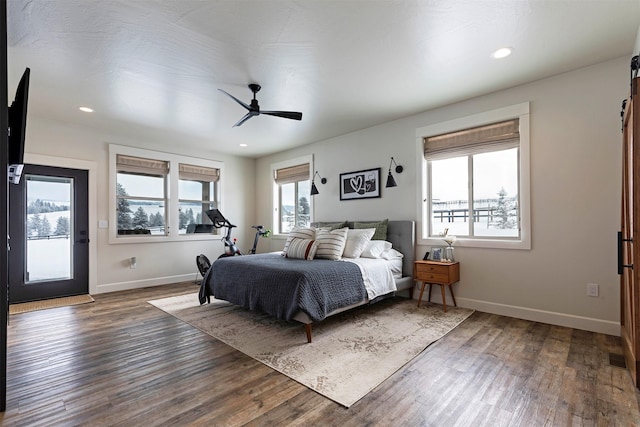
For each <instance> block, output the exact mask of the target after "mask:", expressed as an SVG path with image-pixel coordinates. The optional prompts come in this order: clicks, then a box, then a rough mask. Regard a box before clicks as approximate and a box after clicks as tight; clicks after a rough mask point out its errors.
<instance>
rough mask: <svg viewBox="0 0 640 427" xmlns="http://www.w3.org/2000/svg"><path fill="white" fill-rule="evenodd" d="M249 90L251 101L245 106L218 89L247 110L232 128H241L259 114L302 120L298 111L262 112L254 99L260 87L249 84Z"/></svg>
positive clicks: (255, 84)
mask: <svg viewBox="0 0 640 427" xmlns="http://www.w3.org/2000/svg"><path fill="white" fill-rule="evenodd" d="M249 89H250V90H251V92H253V99H252V100H251V102H250V104H246V103H245V102H243V101H241V100H239V99H238V98H236V97H235V96H233V95H231V94H230V93H228V92H225V91H224V90H222V89H218V90H219V91H220V92H222V93H224V94H225V95H227V96H228V97H229V98H231V99H233V100H234V101H236V102H237V103H238V104H240V105H241V106H242V107H244V108H245V109H246V110H247V114H245V115H244V116H243V117H242V118H241V119H240V120H238V121H237V122H236V124H235V125H233V127H237V126H241V125H242V124H243V123H244V122H246V121H247V120H249V119H250V118H252V117H254V116H259V115H260V114H265V115H267V116H275V117H281V118H284V119H292V120H302V113H300V112H298V111H264V110H261V109H260V105H259V104H258V100H257V99H256V93H258V92H259V91H260V89H262V87H261V86H260V85H259V84H257V83H251V84H249Z"/></svg>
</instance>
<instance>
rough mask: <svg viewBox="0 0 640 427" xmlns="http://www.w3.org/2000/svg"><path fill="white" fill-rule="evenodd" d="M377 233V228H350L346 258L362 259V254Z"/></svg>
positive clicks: (343, 254)
mask: <svg viewBox="0 0 640 427" xmlns="http://www.w3.org/2000/svg"><path fill="white" fill-rule="evenodd" d="M375 232H376V229H375V228H363V229H361V230H354V229H353V228H350V229H349V231H348V232H347V242H346V243H345V245H344V252H343V253H342V256H343V257H344V258H360V254H362V251H364V250H365V248H366V247H367V243H369V242H370V241H371V236H373V233H375Z"/></svg>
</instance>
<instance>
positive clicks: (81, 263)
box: [9, 164, 89, 303]
mask: <svg viewBox="0 0 640 427" xmlns="http://www.w3.org/2000/svg"><path fill="white" fill-rule="evenodd" d="M27 175H42V176H54V177H64V178H72V179H74V192H73V197H74V200H73V204H74V206H75V210H76V212H77V213H78V214H76V215H74V219H73V225H72V229H73V230H74V235H73V236H71V239H73V240H72V245H74V248H75V250H74V251H73V253H74V262H73V265H74V272H73V274H72V276H73V278H72V279H70V280H59V281H58V280H53V281H43V282H42V283H37V282H35V283H33V282H32V283H30V284H26V283H25V281H26V278H25V277H24V272H25V264H26V259H25V257H24V254H25V253H26V250H25V244H26V236H25V227H24V224H25V222H26V218H25V215H26V181H27V180H26V176H27ZM88 182H89V171H87V170H83V169H71V168H67V167H59V166H44V165H33V164H26V165H25V168H24V171H23V174H22V179H21V182H20V185H18V186H12V187H10V191H9V204H10V206H11V209H10V212H9V235H10V236H11V239H10V242H9V247H10V248H11V250H10V252H9V301H10V302H11V303H14V302H25V301H34V300H41V299H47V298H55V297H61V296H70V295H79V294H87V293H89V188H88Z"/></svg>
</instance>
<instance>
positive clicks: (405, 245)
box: [387, 221, 416, 276]
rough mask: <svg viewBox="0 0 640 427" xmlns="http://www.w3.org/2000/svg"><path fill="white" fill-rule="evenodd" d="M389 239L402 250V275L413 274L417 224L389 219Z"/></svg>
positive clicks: (395, 246) (397, 248)
mask: <svg viewBox="0 0 640 427" xmlns="http://www.w3.org/2000/svg"><path fill="white" fill-rule="evenodd" d="M387 240H388V241H390V242H391V243H392V244H393V247H394V248H396V250H398V251H400V252H402V254H403V255H404V258H403V260H402V275H403V276H413V262H414V261H415V259H416V255H415V252H416V224H415V222H414V221H389V224H388V225H387Z"/></svg>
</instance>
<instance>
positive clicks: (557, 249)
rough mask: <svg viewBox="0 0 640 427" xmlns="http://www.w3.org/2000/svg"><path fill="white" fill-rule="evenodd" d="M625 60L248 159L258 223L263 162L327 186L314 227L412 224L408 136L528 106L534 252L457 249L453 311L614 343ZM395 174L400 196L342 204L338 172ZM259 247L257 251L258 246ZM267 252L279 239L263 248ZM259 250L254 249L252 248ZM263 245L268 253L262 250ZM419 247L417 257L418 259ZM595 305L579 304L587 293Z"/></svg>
mask: <svg viewBox="0 0 640 427" xmlns="http://www.w3.org/2000/svg"><path fill="white" fill-rule="evenodd" d="M629 59H630V58H628V57H624V58H620V59H617V60H613V61H609V62H606V63H602V64H599V65H595V66H592V67H588V68H584V69H580V70H577V71H573V72H570V73H566V74H562V75H559V76H555V77H552V78H548V79H544V80H540V81H537V82H533V83H530V84H527V85H522V86H518V87H515V88H511V89H508V90H504V91H500V92H497V93H494V94H491V95H487V96H482V97H479V98H475V99H471V100H467V101H464V102H460V103H457V104H454V105H449V106H446V107H442V108H438V109H435V110H432V111H428V112H425V113H422V114H418V115H415V116H412V117H408V118H404V119H401V120H397V121H393V122H390V123H387V124H384V125H381V126H376V127H373V128H370V129H365V130H362V131H359V132H354V133H351V134H348V135H343V136H340V137H337V138H332V139H329V140H326V141H321V142H317V143H314V144H310V145H307V146H304V147H301V148H297V149H294V150H290V151H287V152H283V153H278V154H276V155H272V156H267V157H264V158H261V159H258V161H257V164H256V188H257V212H256V215H257V216H256V219H257V220H258V222H261V223H265V224H269V223H270V215H271V210H272V208H273V207H272V206H271V185H272V183H271V180H269V179H267V177H268V176H269V170H270V165H271V163H274V162H278V161H283V160H286V159H289V158H292V157H298V156H302V155H308V154H313V155H314V162H315V166H314V168H315V169H316V170H318V171H319V172H320V175H322V176H323V177H326V178H327V179H328V182H327V184H326V185H321V184H317V185H318V190H319V192H320V194H319V195H317V196H314V198H313V203H314V206H313V212H314V220H320V221H325V220H327V221H328V220H351V221H353V220H375V219H383V218H390V219H414V220H418V215H419V214H418V212H419V211H418V208H419V204H418V200H417V196H416V195H417V194H418V186H417V185H418V184H417V183H418V181H419V172H418V169H417V165H418V164H419V161H418V160H417V158H418V157H419V156H420V153H419V152H418V150H417V148H416V129H417V128H420V127H424V126H427V125H430V124H435V123H439V122H443V121H447V120H452V119H456V118H460V117H465V116H468V115H472V114H477V113H480V112H484V111H488V110H493V109H496V108H500V107H505V106H509V105H514V104H518V103H521V102H525V101H530V102H531V205H532V211H531V217H532V249H531V250H499V249H480V248H458V249H457V252H456V255H457V258H458V260H459V261H461V275H462V278H461V280H460V282H459V283H458V284H457V285H455V286H454V290H455V293H456V299H457V301H458V303H459V305H461V306H466V307H471V308H476V309H479V310H481V311H487V312H493V313H499V314H506V315H511V316H515V317H521V318H526V319H531V320H537V321H542V322H547V323H553V324H559V325H566V326H572V327H576V328H581V329H587V330H593V331H598V332H605V333H609V334H614V335H617V334H619V316H620V313H619V282H618V276H617V271H616V243H615V242H616V232H617V230H618V229H619V222H620V209H619V205H620V191H621V190H620V182H621V168H620V163H621V133H620V107H621V102H622V100H623V99H624V98H625V97H626V95H627V89H628V84H629V82H628V76H629V68H628V67H629ZM391 156H394V158H395V159H396V161H397V162H398V163H399V164H401V165H403V166H404V168H405V169H404V172H403V173H402V174H400V175H395V178H396V181H397V182H398V187H396V188H391V189H386V188H383V189H382V198H380V199H368V200H362V201H342V202H341V201H340V200H339V193H338V176H339V174H340V173H344V172H349V171H355V170H360V169H367V168H373V167H382V168H383V175H386V173H387V169H388V166H389V158H390V157H391ZM265 242H267V241H265ZM268 243H269V244H270V248H271V249H272V250H277V249H281V247H282V243H283V241H282V240H277V239H271V240H268ZM261 244H262V243H261ZM264 244H265V245H266V244H267V243H264ZM425 250H426V247H420V246H418V247H417V249H416V252H417V254H418V255H419V256H422V254H424V252H425ZM587 283H597V284H599V285H600V296H599V297H597V298H594V297H588V296H586V284H587Z"/></svg>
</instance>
